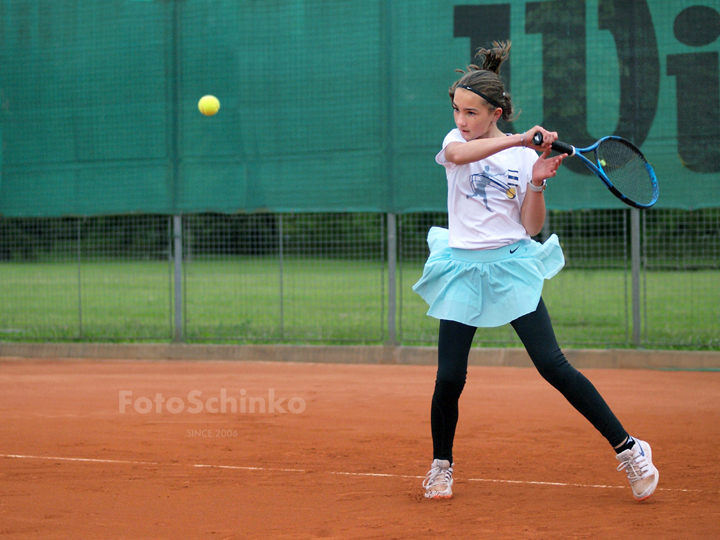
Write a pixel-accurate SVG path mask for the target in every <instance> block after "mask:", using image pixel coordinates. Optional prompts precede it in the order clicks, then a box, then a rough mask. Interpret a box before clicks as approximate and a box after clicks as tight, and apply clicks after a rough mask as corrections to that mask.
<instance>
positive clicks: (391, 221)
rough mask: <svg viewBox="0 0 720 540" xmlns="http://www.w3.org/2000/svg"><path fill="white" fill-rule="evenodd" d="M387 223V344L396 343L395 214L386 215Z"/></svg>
mask: <svg viewBox="0 0 720 540" xmlns="http://www.w3.org/2000/svg"><path fill="white" fill-rule="evenodd" d="M387 223H388V339H387V344H388V345H397V326H396V312H397V216H396V215H395V214H388V215H387Z"/></svg>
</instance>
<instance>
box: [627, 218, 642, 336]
mask: <svg viewBox="0 0 720 540" xmlns="http://www.w3.org/2000/svg"><path fill="white" fill-rule="evenodd" d="M630 258H631V265H632V321H633V322H632V325H633V329H632V341H633V345H635V346H636V347H639V346H640V330H641V324H640V321H641V317H640V266H641V264H640V263H641V261H640V210H639V209H637V208H632V209H631V210H630Z"/></svg>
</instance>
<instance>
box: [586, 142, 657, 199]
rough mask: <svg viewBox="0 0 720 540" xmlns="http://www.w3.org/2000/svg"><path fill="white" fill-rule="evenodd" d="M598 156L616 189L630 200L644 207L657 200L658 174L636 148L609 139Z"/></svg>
mask: <svg viewBox="0 0 720 540" xmlns="http://www.w3.org/2000/svg"><path fill="white" fill-rule="evenodd" d="M595 157H596V158H597V161H598V163H599V164H600V166H601V167H602V169H603V171H604V172H605V174H606V175H607V177H608V178H609V179H610V182H612V184H613V186H615V188H616V189H617V190H618V191H619V192H620V193H622V194H623V195H624V196H625V197H627V198H628V199H631V200H632V201H635V202H636V203H638V204H643V205H644V204H651V203H652V202H654V200H655V199H656V198H657V183H656V181H655V177H654V173H652V170H651V169H650V167H649V165H648V163H647V161H646V160H645V158H644V157H643V155H642V154H641V153H640V151H639V150H637V149H636V148H635V147H634V146H631V145H630V144H629V143H627V142H625V141H623V140H619V139H607V140H604V141H603V142H601V143H600V145H599V146H598V147H597V149H596V150H595Z"/></svg>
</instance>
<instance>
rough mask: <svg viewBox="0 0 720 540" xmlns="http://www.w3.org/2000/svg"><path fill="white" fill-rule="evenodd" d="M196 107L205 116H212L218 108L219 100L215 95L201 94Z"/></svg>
mask: <svg viewBox="0 0 720 540" xmlns="http://www.w3.org/2000/svg"><path fill="white" fill-rule="evenodd" d="M198 109H200V112H201V113H203V114H204V115H205V116H212V115H213V114H215V113H217V112H218V111H219V110H220V101H218V98H216V97H215V96H203V97H201V98H200V101H199V102H198Z"/></svg>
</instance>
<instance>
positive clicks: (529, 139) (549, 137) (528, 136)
mask: <svg viewBox="0 0 720 540" xmlns="http://www.w3.org/2000/svg"><path fill="white" fill-rule="evenodd" d="M538 131H539V132H540V133H542V136H543V142H542V144H540V145H537V144H533V137H534V136H535V134H536V133H537V132H538ZM557 139H558V134H557V132H555V131H548V130H547V129H545V128H544V127H542V126H535V127H534V128H532V129H530V130H528V131H526V132H525V146H527V147H528V148H532V149H533V150H537V151H538V152H545V151H547V150H550V147H551V146H552V143H554V142H555V141H557Z"/></svg>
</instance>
